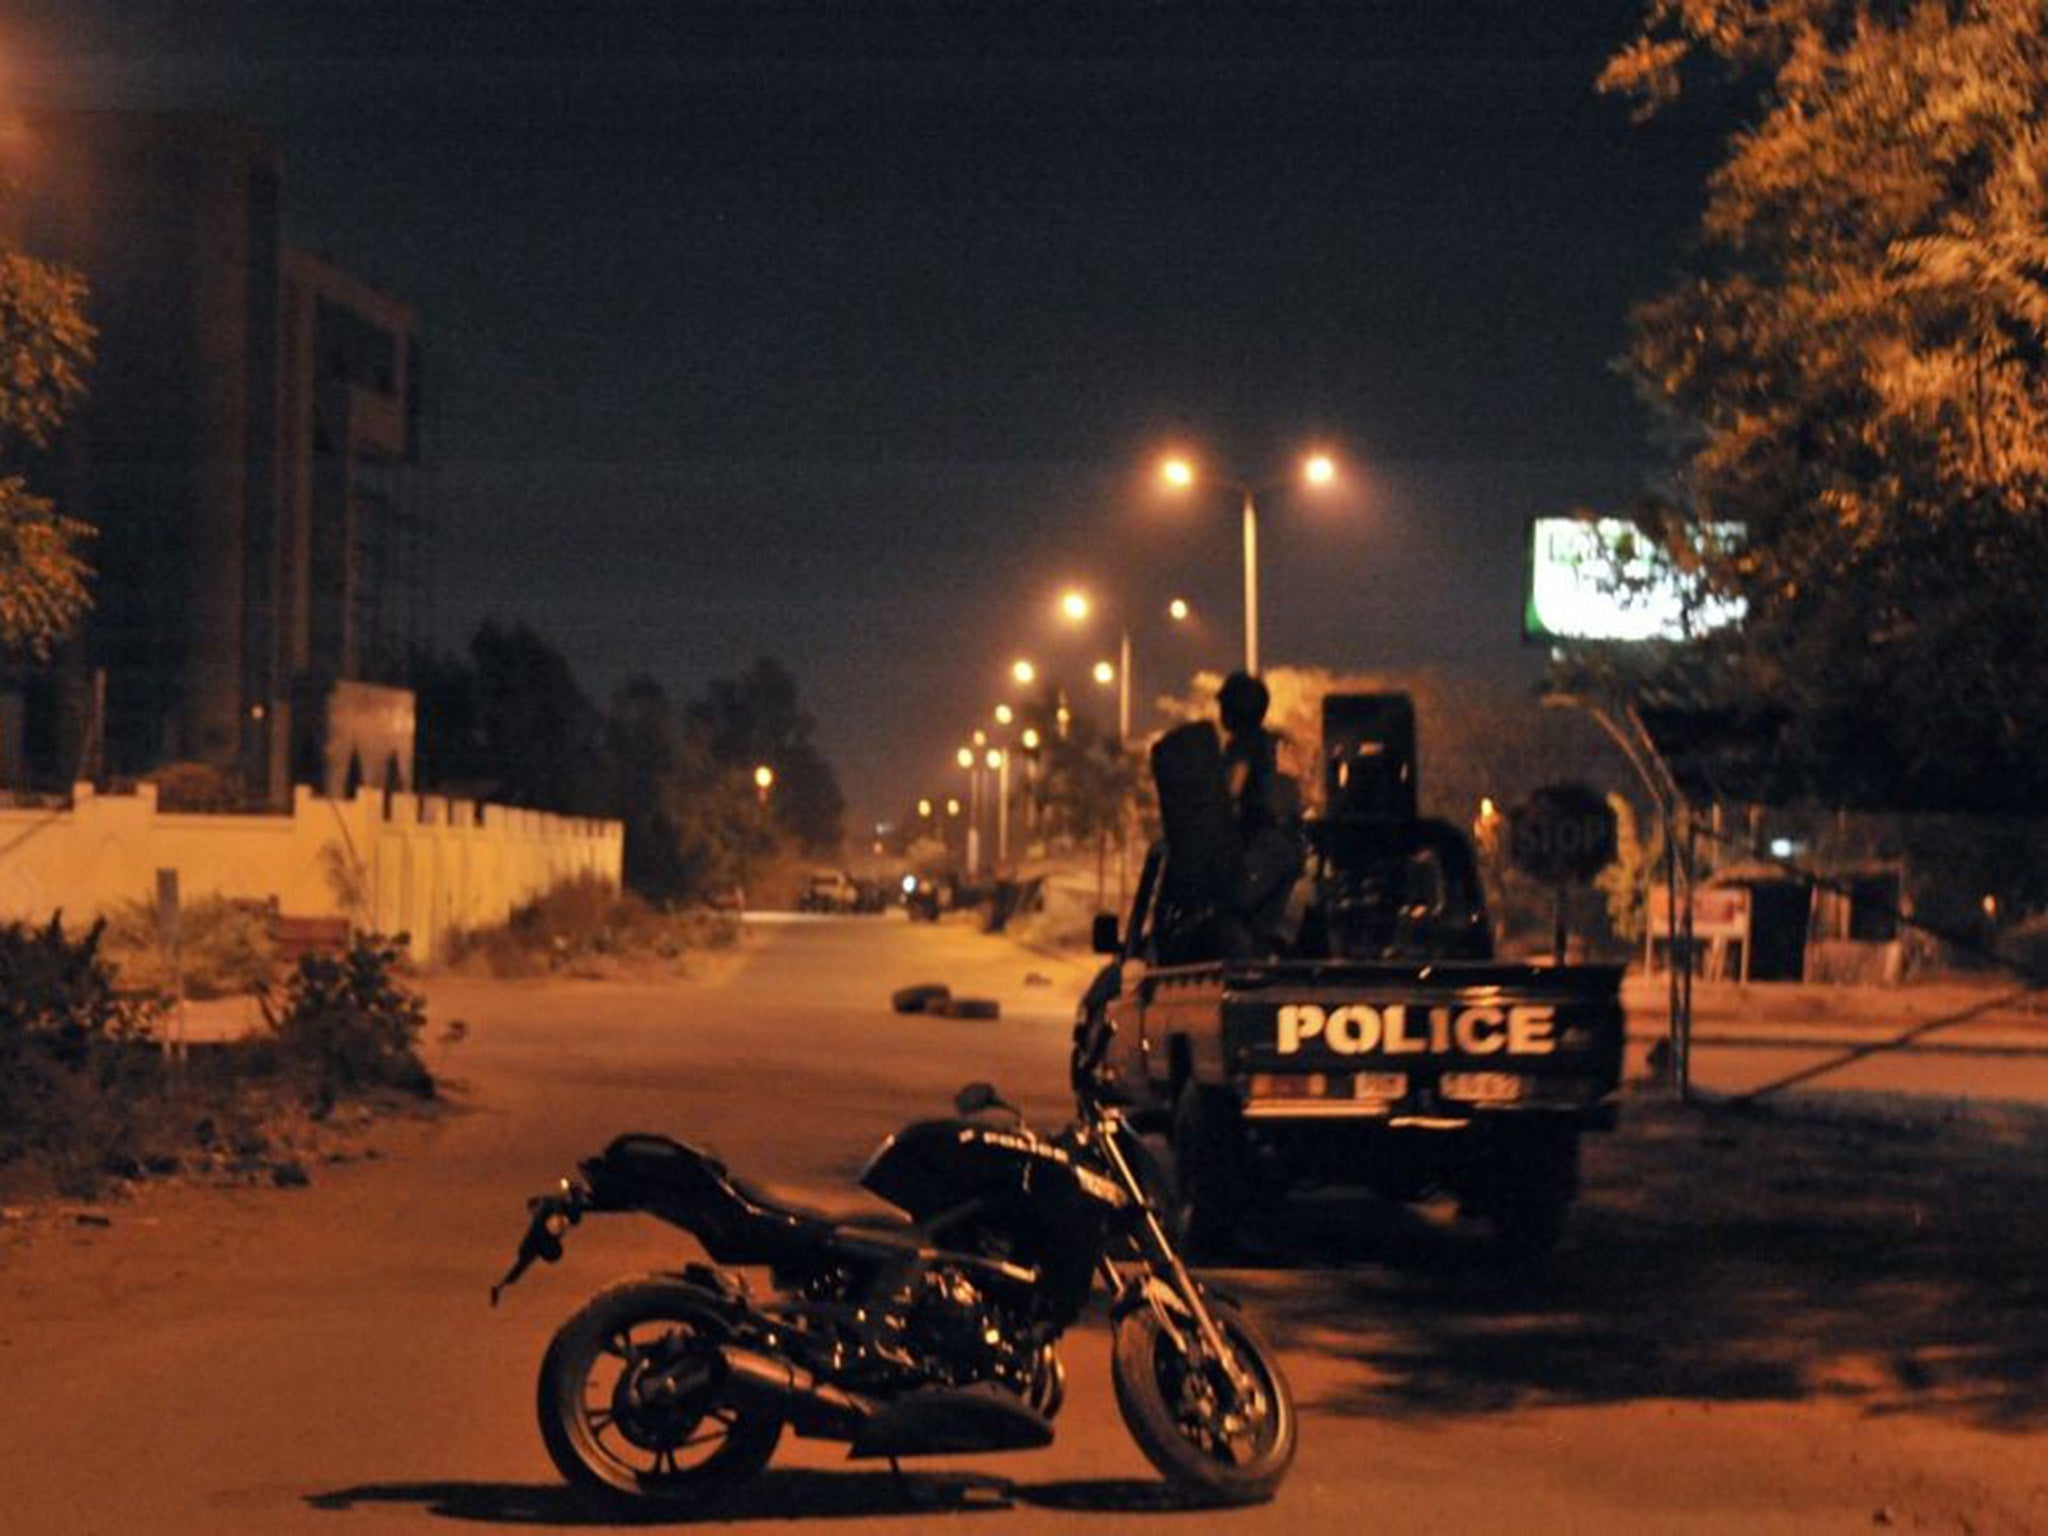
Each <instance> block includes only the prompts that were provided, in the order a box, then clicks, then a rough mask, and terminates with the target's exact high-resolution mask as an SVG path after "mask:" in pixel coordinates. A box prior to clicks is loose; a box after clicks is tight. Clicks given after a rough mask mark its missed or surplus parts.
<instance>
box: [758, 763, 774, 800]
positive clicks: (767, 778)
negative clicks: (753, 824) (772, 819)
mask: <svg viewBox="0 0 2048 1536" xmlns="http://www.w3.org/2000/svg"><path fill="white" fill-rule="evenodd" d="M774 787H775V770H774V769H773V768H770V767H769V766H768V765H767V764H766V763H763V764H761V766H760V767H758V768H756V769H755V770H754V795H755V797H756V798H757V799H759V800H760V802H761V803H762V804H763V805H766V804H767V803H768V791H769V790H771V789H773V788H774Z"/></svg>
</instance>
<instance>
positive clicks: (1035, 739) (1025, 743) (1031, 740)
mask: <svg viewBox="0 0 2048 1536" xmlns="http://www.w3.org/2000/svg"><path fill="white" fill-rule="evenodd" d="M1041 739H1042V738H1041V737H1040V736H1039V734H1038V732H1037V731H1036V730H1035V729H1034V728H1033V727H1031V726H1028V725H1027V726H1025V727H1024V734H1023V735H1021V736H1019V737H1018V738H1017V741H1018V744H1019V745H1020V746H1022V747H1023V748H1024V750H1025V751H1026V752H1036V751H1037V750H1038V743H1039V741H1040V740H1041Z"/></svg>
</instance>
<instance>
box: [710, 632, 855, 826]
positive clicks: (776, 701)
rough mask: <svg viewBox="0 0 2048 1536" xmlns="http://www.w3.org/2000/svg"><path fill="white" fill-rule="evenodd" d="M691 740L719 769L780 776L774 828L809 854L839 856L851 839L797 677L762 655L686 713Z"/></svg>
mask: <svg viewBox="0 0 2048 1536" xmlns="http://www.w3.org/2000/svg"><path fill="white" fill-rule="evenodd" d="M684 718H685V721H686V722H687V725H688V729H689V732H690V735H691V737H692V738H693V739H694V740H696V741H697V742H699V743H700V744H701V745H702V747H703V749H704V751H705V752H706V754H707V755H708V756H709V758H710V760H711V761H712V762H713V763H714V764H716V765H718V767H719V768H720V769H723V770H731V771H738V772H744V773H745V774H749V775H750V774H752V772H753V770H754V768H755V767H756V766H758V765H761V764H766V765H767V766H768V767H770V768H772V769H773V770H774V772H775V792H774V795H773V797H772V799H771V801H770V804H771V806H772V812H773V815H774V819H775V825H776V826H778V827H779V828H781V829H783V830H784V831H786V832H788V833H789V834H790V835H791V836H792V837H794V838H795V839H796V841H797V843H798V844H799V845H800V846H801V847H802V848H803V850H804V851H805V852H806V853H809V854H812V855H814V856H817V857H820V858H823V857H828V856H830V855H831V854H833V853H835V852H836V851H837V850H838V848H839V845H840V842H841V840H842V839H843V838H844V836H845V818H846V799H845V796H844V795H842V794H841V793H840V789H839V780H838V778H837V776H836V775H835V774H834V773H833V772H832V765H831V764H830V763H828V762H827V761H826V760H825V756H824V754H823V753H822V752H820V751H819V750H818V747H817V744H816V743H815V742H813V741H812V740H811V732H812V730H813V728H814V723H813V721H812V719H811V717H810V716H809V715H808V714H806V713H805V712H804V710H803V708H802V707H801V705H799V703H798V702H797V690H796V679H795V678H793V677H791V676H790V674H789V670H788V669H787V668H786V667H784V666H783V665H782V663H781V662H779V661H776V660H775V659H774V658H772V657H768V656H763V657H761V658H760V659H759V660H757V661H756V662H755V663H754V664H753V666H752V667H750V668H749V669H748V670H747V671H746V672H745V673H744V674H742V675H741V676H739V677H737V678H727V679H721V680H719V681H717V682H714V683H712V684H711V686H710V687H709V688H707V689H706V690H705V691H704V695H703V697H701V698H699V699H697V700H695V701H693V702H692V703H691V704H690V706H689V707H688V709H687V710H686V711H685V712H684Z"/></svg>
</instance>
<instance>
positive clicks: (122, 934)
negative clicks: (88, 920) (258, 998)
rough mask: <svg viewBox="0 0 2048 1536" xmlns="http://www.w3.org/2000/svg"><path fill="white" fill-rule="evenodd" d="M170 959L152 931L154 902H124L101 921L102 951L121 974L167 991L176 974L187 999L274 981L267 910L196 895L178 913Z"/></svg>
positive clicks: (247, 989) (256, 989)
mask: <svg viewBox="0 0 2048 1536" xmlns="http://www.w3.org/2000/svg"><path fill="white" fill-rule="evenodd" d="M178 923H179V939H180V943H179V951H180V952H179V954H178V955H177V957H176V959H175V962H174V960H173V957H172V955H171V952H170V949H169V947H168V946H167V945H165V944H164V943H163V941H162V939H161V938H160V937H159V936H158V932H157V914H156V903H155V902H154V901H152V900H149V899H148V898H146V897H145V898H141V899H138V900H135V901H126V902H123V903H121V905H120V906H119V907H117V908H115V909H114V911H113V913H112V914H111V915H110V916H109V918H108V920H107V936H106V949H107V953H108V955H109V957H110V958H111V959H113V960H114V961H115V962H116V963H117V964H118V965H119V966H120V968H121V974H122V976H123V977H125V978H127V979H129V980H131V981H133V982H135V983H137V984H138V985H141V986H147V987H152V988H155V989H157V990H159V991H169V990H171V988H172V986H173V985H174V983H176V982H177V981H178V979H179V974H180V973H181V972H182V975H183V981H184V988H185V995H186V996H187V997H198V998H206V997H228V996H232V995H235V994H237V993H242V992H262V991H264V990H266V989H267V988H269V987H270V986H272V985H273V984H274V983H275V982H276V980H277V943H276V941H275V940H274V939H273V938H272V937H271V933H270V911H269V908H268V907H266V906H265V905H263V904H262V903H258V902H248V901H236V900H233V899H231V898H229V897H226V896H202V897H200V898H199V899H198V900H196V901H194V902H192V903H191V905H189V906H187V907H186V908H185V909H184V911H183V912H182V913H181V914H180V915H179V920H178Z"/></svg>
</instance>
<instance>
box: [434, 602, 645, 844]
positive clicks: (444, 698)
mask: <svg viewBox="0 0 2048 1536" xmlns="http://www.w3.org/2000/svg"><path fill="white" fill-rule="evenodd" d="M413 670H414V679H415V682H416V684H417V686H418V688H419V698H420V757H421V763H420V768H421V781H422V782H423V783H429V784H432V785H434V786H435V787H436V788H438V789H443V790H446V789H451V788H454V789H460V790H463V791H465V792H467V793H470V794H474V795H477V796H478V797H480V798H483V799H491V800H498V801H502V802H503V803H505V804H508V805H519V806H528V807H531V808H533V809H536V810H544V811H557V812H562V813H566V814H571V815H590V814H595V813H596V812H597V811H598V810H599V808H600V806H601V805H602V804H603V801H604V793H605V769H604V762H603V757H602V751H603V740H602V730H601V717H600V716H599V714H598V711H597V709H596V707H595V706H594V705H592V704H591V702H590V700H589V699H588V698H587V697H586V696H585V695H584V692H583V689H582V687H581V686H580V685H579V684H578V683H577V681H576V677H575V674H574V673H573V672H572V671H571V670H570V667H569V663H568V661H567V660H566V659H565V658H564V657H563V656H562V653H561V652H559V651H557V650H556V649H555V648H554V647H553V646H551V645H549V644H548V643H547V642H546V641H545V640H543V639H541V637H540V636H539V635H537V634H535V633H534V632H533V631H532V630H531V629H529V628H527V627H526V626H525V625H524V624H515V625H512V626H511V627H509V628H507V627H504V626H502V625H499V624H497V623H495V622H489V621H487V622H486V623H484V624H483V625H482V626H481V627H480V628H479V629H478V630H477V632H476V634H475V635H474V636H473V637H472V638H471V640H470V642H469V658H468V661H467V664H465V663H463V662H460V661H455V660H450V659H445V658H434V657H424V658H415V660H414V664H413Z"/></svg>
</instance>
